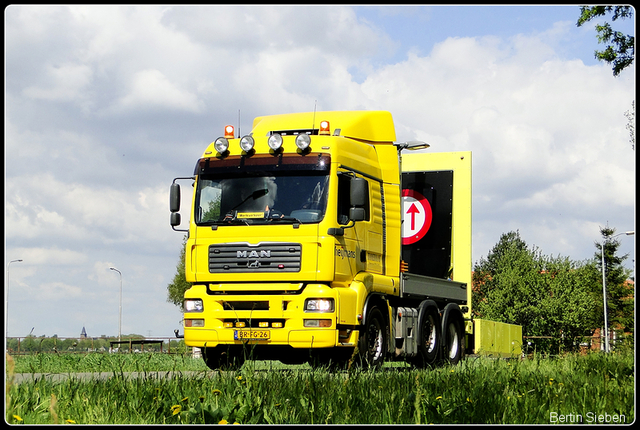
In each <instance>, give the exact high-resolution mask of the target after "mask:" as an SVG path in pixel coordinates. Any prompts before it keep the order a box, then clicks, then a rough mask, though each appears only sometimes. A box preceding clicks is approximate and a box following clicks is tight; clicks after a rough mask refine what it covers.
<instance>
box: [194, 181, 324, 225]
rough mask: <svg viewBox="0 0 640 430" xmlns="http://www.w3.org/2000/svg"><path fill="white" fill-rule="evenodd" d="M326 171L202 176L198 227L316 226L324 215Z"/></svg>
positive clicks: (196, 219) (198, 189)
mask: <svg viewBox="0 0 640 430" xmlns="http://www.w3.org/2000/svg"><path fill="white" fill-rule="evenodd" d="M326 173H327V172H326V171H324V172H322V171H310V172H308V173H306V172H291V171H289V172H283V173H281V172H278V174H276V173H274V172H264V171H263V172H255V171H254V172H251V173H250V174H247V172H244V174H243V175H242V176H239V175H233V176H230V175H227V177H217V175H206V174H205V175H201V176H200V177H199V180H198V187H197V190H196V202H195V207H196V213H195V222H196V224H198V225H227V224H236V223H242V224H265V223H276V222H291V223H316V222H320V221H322V219H323V217H324V213H325V207H326V201H327V191H328V189H327V188H328V184H329V176H328V175H327V174H326Z"/></svg>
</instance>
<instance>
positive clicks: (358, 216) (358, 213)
mask: <svg viewBox="0 0 640 430" xmlns="http://www.w3.org/2000/svg"><path fill="white" fill-rule="evenodd" d="M365 218H366V213H365V211H364V208H350V209H349V221H353V222H358V221H364V220H365Z"/></svg>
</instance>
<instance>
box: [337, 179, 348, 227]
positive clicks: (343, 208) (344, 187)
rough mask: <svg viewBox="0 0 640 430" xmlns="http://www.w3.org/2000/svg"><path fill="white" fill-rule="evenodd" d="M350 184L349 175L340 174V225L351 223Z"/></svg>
mask: <svg viewBox="0 0 640 430" xmlns="http://www.w3.org/2000/svg"><path fill="white" fill-rule="evenodd" d="M350 185H351V181H350V180H349V176H347V175H338V224H340V225H345V224H348V223H349V208H350V207H351V204H350V202H349V199H350V188H351V186H350Z"/></svg>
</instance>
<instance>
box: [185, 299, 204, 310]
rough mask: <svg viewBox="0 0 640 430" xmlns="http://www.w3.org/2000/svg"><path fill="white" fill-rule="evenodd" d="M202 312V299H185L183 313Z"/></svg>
mask: <svg viewBox="0 0 640 430" xmlns="http://www.w3.org/2000/svg"><path fill="white" fill-rule="evenodd" d="M203 310H204V304H203V303H202V299H185V301H184V311H185V312H202V311H203Z"/></svg>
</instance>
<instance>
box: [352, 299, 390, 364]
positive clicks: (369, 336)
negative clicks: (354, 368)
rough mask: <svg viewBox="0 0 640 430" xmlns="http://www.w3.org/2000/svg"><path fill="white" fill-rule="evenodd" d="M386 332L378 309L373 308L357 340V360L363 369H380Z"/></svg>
mask: <svg viewBox="0 0 640 430" xmlns="http://www.w3.org/2000/svg"><path fill="white" fill-rule="evenodd" d="M387 342H388V340H387V330H386V324H385V323H384V317H383V314H382V312H381V311H380V309H378V308H377V307H373V308H372V309H371V310H370V311H369V314H368V315H367V318H366V321H365V325H364V329H363V330H362V331H360V339H359V340H358V350H359V358H360V362H361V364H362V366H363V367H380V366H382V363H383V362H384V356H385V354H386V351H387Z"/></svg>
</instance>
